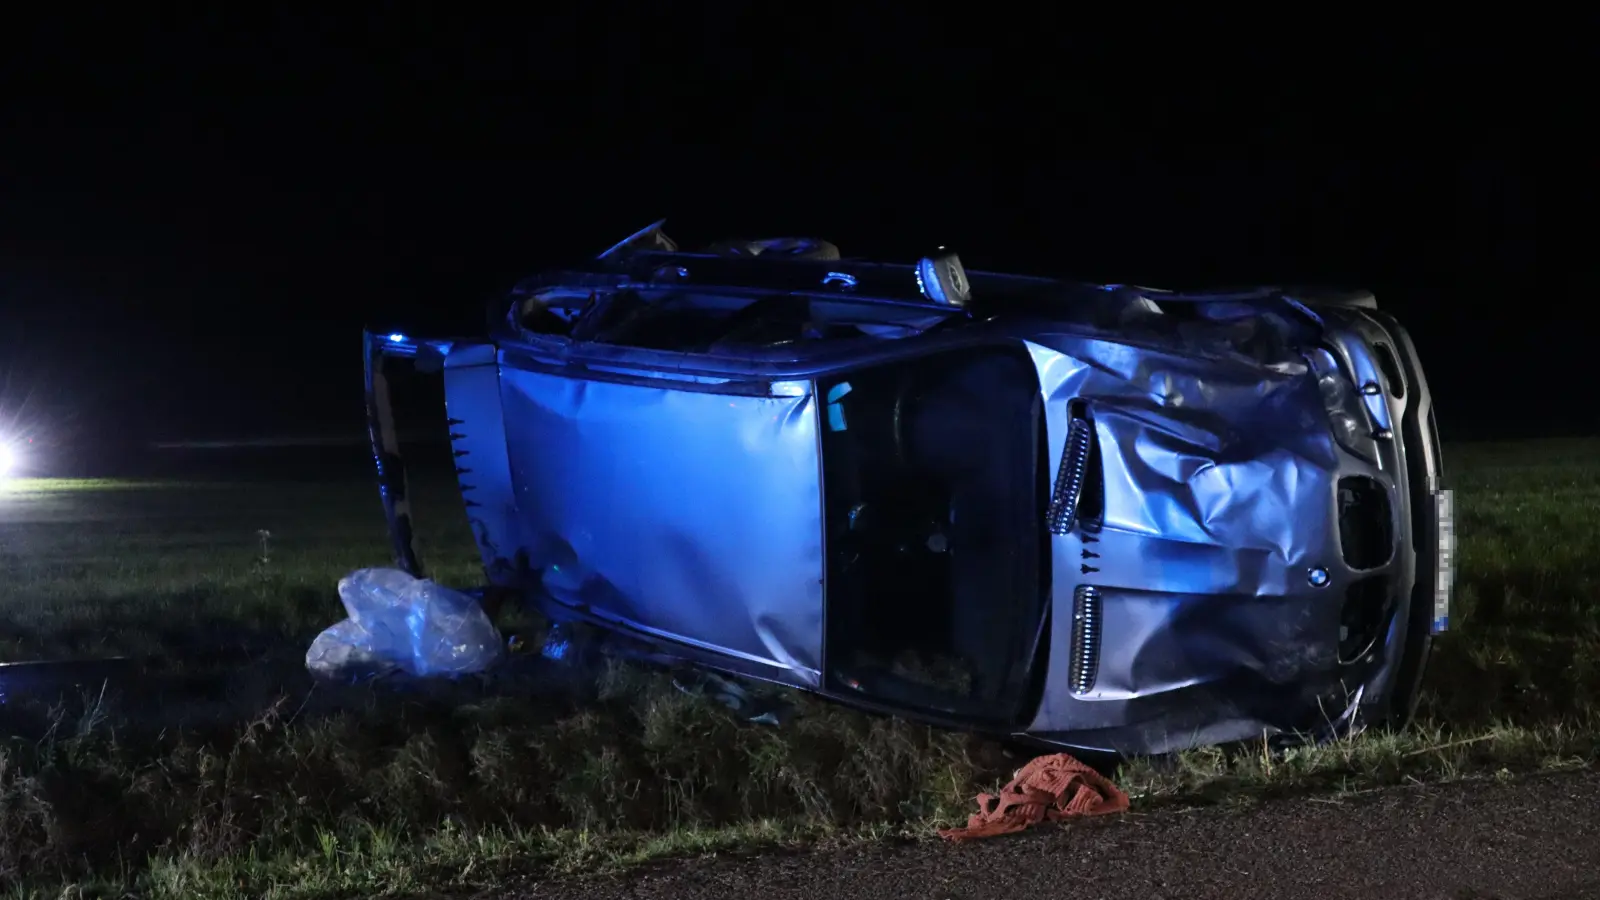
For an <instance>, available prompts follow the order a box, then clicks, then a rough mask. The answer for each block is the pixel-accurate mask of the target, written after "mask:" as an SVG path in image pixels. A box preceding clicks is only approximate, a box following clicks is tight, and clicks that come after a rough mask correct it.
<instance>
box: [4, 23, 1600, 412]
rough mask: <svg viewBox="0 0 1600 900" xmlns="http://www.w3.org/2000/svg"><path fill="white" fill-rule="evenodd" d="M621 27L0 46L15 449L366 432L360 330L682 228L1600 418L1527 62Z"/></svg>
mask: <svg viewBox="0 0 1600 900" xmlns="http://www.w3.org/2000/svg"><path fill="white" fill-rule="evenodd" d="M335 5H336V6H340V7H341V9H343V8H344V5H341V4H335ZM594 7H595V10H594V12H595V14H594V15H593V16H591V17H589V18H584V17H581V16H568V17H565V18H563V17H548V18H545V19H542V20H541V19H535V18H527V19H525V20H521V21H510V20H503V21H496V22H489V21H476V22H471V23H469V22H466V21H464V20H447V19H446V18H444V17H442V16H436V15H432V14H427V13H421V12H416V11H414V10H417V9H420V8H421V7H418V6H413V5H405V6H399V5H396V6H394V7H392V9H395V10H406V11H404V12H390V13H388V14H387V15H385V16H383V17H381V18H379V17H363V16H362V15H359V14H355V13H350V12H343V13H340V14H338V15H337V16H334V15H333V14H330V13H327V12H323V13H319V14H317V15H315V16H310V17H306V16H296V15H289V14H286V13H265V14H263V13H249V14H247V13H245V12H243V11H242V10H241V11H237V12H236V11H234V10H232V9H231V8H230V9H229V10H228V11H227V12H225V13H214V14H212V16H211V17H210V18H207V19H203V20H179V19H177V18H173V17H170V16H169V17H166V18H152V19H145V20H132V19H130V20H128V21H121V22H117V21H111V20H110V19H107V18H105V17H81V18H79V19H78V20H76V21H75V22H66V21H63V22H57V23H53V24H52V23H21V22H13V23H8V25H7V27H6V28H5V29H4V30H3V31H0V51H3V52H0V85H3V87H4V97H5V100H4V106H3V107H0V109H3V111H4V115H3V118H0V375H4V374H9V377H10V381H9V383H4V384H0V387H3V389H4V391H5V392H6V393H5V395H4V397H3V398H0V408H3V407H6V406H7V405H8V404H9V409H0V422H3V421H5V419H4V418H3V417H4V416H6V415H15V409H16V406H17V405H18V402H19V401H18V398H19V397H23V396H27V397H29V398H30V405H29V410H30V412H29V416H31V417H32V420H33V421H34V422H35V427H37V428H42V429H43V428H54V429H55V430H56V431H57V432H59V433H62V434H65V433H68V432H70V433H72V434H73V435H74V436H75V439H91V440H93V439H106V440H110V439H112V437H113V436H116V437H128V436H131V435H138V436H141V437H151V438H204V437H211V436H239V435H245V434H252V433H254V434H262V433H289V432H298V433H305V432H318V431H327V430H329V429H341V428H342V429H345V430H349V431H355V430H358V429H359V428H360V423H361V418H360V417H361V413H360V396H359V383H358V382H359V359H358V353H357V339H358V337H359V329H360V327H361V326H362V324H363V323H370V324H373V325H375V326H389V325H406V326H408V327H412V326H414V327H416V328H417V330H427V329H428V328H434V329H442V330H452V329H455V330H460V329H463V328H473V327H475V326H479V325H481V322H482V309H483V301H484V299H485V298H486V297H487V296H489V295H490V294H492V293H495V292H498V291H501V290H503V289H505V288H506V287H508V286H509V284H510V282H511V281H512V280H514V279H515V278H516V277H517V276H519V275H521V274H526V273H528V272H530V271H531V270H533V269H536V268H537V267H539V266H541V265H544V264H549V263H554V262H559V261H561V260H562V259H564V258H569V259H570V258H572V257H573V256H576V255H586V254H591V253H594V252H597V251H598V250H600V249H603V248H604V247H605V246H607V245H609V244H610V243H612V242H614V241H615V240H617V239H619V238H621V237H622V236H623V235H625V234H626V233H628V232H630V231H632V230H634V229H636V228H638V227H640V226H642V225H644V224H646V223H647V222H649V221H651V220H653V219H654V218H657V217H661V216H665V217H667V218H668V220H669V223H668V224H669V228H668V230H669V233H672V234H674V235H676V236H678V237H679V239H680V240H685V239H687V241H688V242H690V243H694V242H697V241H699V240H705V239H710V238H714V237H721V236H728V235H768V234H816V235H820V236H823V237H827V238H829V239H831V240H833V241H834V242H835V243H837V244H839V245H840V246H841V247H843V248H844V250H845V252H846V253H847V254H855V255H865V256H881V257H889V258H902V259H909V258H914V256H915V255H916V254H918V252H919V251H921V250H924V249H925V248H928V247H930V246H933V245H936V244H945V245H949V246H952V247H954V248H956V249H957V250H958V251H960V252H961V254H962V256H963V258H964V259H965V260H966V261H967V264H968V266H969V267H977V268H1001V269H1014V270H1020V271H1027V272H1035V273H1040V274H1057V275H1067V276H1074V277H1081V278H1085V279H1094V280H1109V281H1130V282H1136V283H1155V284H1160V285H1165V286H1198V285H1205V284H1217V283H1233V284H1237V283H1243V282H1291V281H1292V282H1308V281H1326V282H1333V283H1339V284H1356V285H1362V286H1367V287H1370V288H1372V289H1374V290H1375V291H1376V292H1377V293H1378V295H1379V298H1380V301H1381V302H1383V303H1384V305H1385V306H1386V307H1388V308H1389V309H1391V310H1392V311H1394V312H1395V313H1396V314H1398V315H1399V316H1400V317H1401V318H1402V321H1404V322H1405V323H1406V324H1407V325H1408V326H1409V327H1410V328H1411V330H1412V332H1413V335H1414V337H1415V338H1416V340H1417V342H1418V344H1419V347H1420V349H1421V351H1422V353H1423V355H1424V357H1423V358H1424V361H1425V362H1426V363H1427V364H1428V366H1429V368H1430V372H1431V376H1432V379H1433V382H1434V388H1435V392H1436V394H1437V395H1439V398H1440V399H1439V402H1440V406H1441V409H1440V413H1441V415H1440V418H1441V424H1442V425H1443V426H1444V428H1445V430H1446V432H1447V435H1449V434H1456V435H1463V434H1469V433H1479V434H1492V433H1496V432H1497V431H1502V430H1503V431H1504V432H1505V433H1507V434H1516V433H1534V432H1540V431H1592V430H1594V429H1593V424H1592V422H1593V420H1594V418H1595V417H1594V416H1593V415H1592V413H1591V412H1590V411H1587V410H1573V409H1572V403H1571V399H1572V398H1571V397H1570V396H1563V395H1562V391H1561V390H1554V391H1552V390H1551V389H1550V386H1551V385H1557V386H1559V385H1561V384H1571V383H1573V381H1574V380H1575V379H1576V376H1577V364H1578V362H1579V357H1578V355H1577V352H1576V351H1577V350H1578V344H1577V341H1576V339H1575V338H1574V337H1573V336H1572V329H1571V328H1570V327H1567V328H1562V327H1561V326H1560V325H1558V324H1557V312H1558V308H1559V307H1560V306H1561V304H1560V303H1559V302H1557V301H1553V300H1550V299H1548V298H1547V297H1545V296H1542V295H1541V294H1540V293H1539V289H1538V287H1537V284H1538V282H1539V280H1540V279H1539V278H1538V276H1537V275H1536V273H1535V260H1534V230H1535V226H1534V174H1533V171H1532V169H1531V166H1532V160H1531V159H1530V157H1529V155H1528V153H1527V150H1526V148H1525V147H1524V146H1523V144H1524V140H1525V136H1526V135H1527V134H1529V132H1530V129H1531V127H1532V125H1533V122H1532V113H1531V112H1529V111H1528V110H1530V109H1532V108H1534V107H1535V106H1536V105H1537V104H1535V103H1534V102H1533V98H1531V97H1530V96H1529V95H1528V90H1529V89H1528V88H1525V87H1518V85H1525V84H1527V83H1528V82H1527V81H1526V80H1525V79H1521V80H1519V79H1518V78H1513V77H1508V75H1507V72H1508V71H1510V70H1512V69H1515V68H1516V65H1517V64H1516V63H1515V59H1516V58H1517V53H1519V52H1520V51H1517V50H1516V49H1515V48H1513V47H1512V46H1511V45H1510V42H1508V41H1498V42H1496V43H1494V44H1489V43H1487V42H1485V41H1481V40H1478V41H1475V40H1472V39H1470V37H1469V36H1468V35H1467V33H1466V32H1465V31H1462V30H1460V29H1453V30H1451V31H1449V32H1448V33H1440V34H1436V35H1434V36H1433V37H1432V38H1426V39H1424V38H1419V37H1417V36H1409V37H1406V38H1400V37H1394V38H1390V39H1388V41H1387V43H1385V44H1384V45H1382V46H1378V45H1373V44H1370V43H1363V44H1359V45H1352V44H1349V43H1345V42H1342V40H1343V39H1341V38H1336V37H1333V36H1331V35H1324V34H1323V32H1322V31H1320V30H1317V31H1315V32H1314V33H1311V34H1301V35H1300V36H1299V37H1297V39H1296V40H1295V41H1293V42H1288V43H1280V44H1277V45H1269V43H1268V42H1266V41H1258V42H1256V43H1254V44H1253V45H1252V48H1251V49H1249V50H1248V51H1247V50H1245V49H1244V48H1243V47H1240V48H1228V47H1223V46H1220V45H1216V44H1213V43H1206V44H1204V45H1200V44H1193V45H1190V47H1189V48H1188V49H1187V50H1184V49H1182V48H1180V47H1178V46H1177V45H1174V46H1172V47H1163V46H1159V45H1157V44H1155V43H1151V42H1150V41H1149V40H1147V39H1146V38H1143V37H1131V36H1126V35H1125V36H1123V39H1122V40H1120V41H1107V40H1106V39H1104V38H1103V37H1102V38H1090V37H1084V38H1081V39H1077V38H1073V37H1071V36H1072V35H1076V34H1079V33H1081V29H1080V28H1079V27H1078V26H1077V25H1075V24H1073V23H1070V22H1067V21H1059V22H1043V21H1041V22H1020V21H1016V20H1007V21H1006V22H1005V23H1003V24H999V23H997V24H996V25H995V26H993V27H984V23H983V22H982V21H981V20H980V19H979V18H978V17H977V15H976V14H974V15H973V16H972V17H970V21H969V18H968V17H964V18H957V19H950V18H945V17H940V16H932V17H925V18H919V17H910V16H908V17H902V18H900V19H897V20H895V21H888V22H877V23H859V22H851V21H846V20H844V19H841V18H839V17H837V16H834V15H831V14H828V15H824V14H822V13H821V12H816V13H814V14H813V13H811V12H810V11H811V10H813V9H820V8H813V7H783V8H781V9H779V8H777V7H772V8H769V7H766V6H760V5H757V6H748V7H747V6H737V7H735V6H732V5H729V6H727V7H726V8H721V9H723V11H722V12H719V13H718V14H716V15H714V16H707V17H696V16H693V15H688V14H686V13H685V12H684V11H683V9H675V10H668V9H667V8H666V7H665V6H662V7H661V8H660V9H659V10H658V11H656V12H652V13H649V14H636V15H634V16H633V17H631V18H630V17H624V16H621V15H612V16H610V18H609V20H608V19H607V18H606V17H604V16H603V15H602V14H601V11H600V10H599V9H598V7H599V5H594ZM349 8H350V9H355V8H356V7H354V6H351V7H349ZM719 8H720V7H719ZM735 10H737V11H735ZM771 16H782V17H783V18H781V19H773V20H770V21H769V20H768V18H767V17H771ZM869 26H870V27H869ZM1213 27H1220V26H1213ZM1261 27H1266V26H1265V25H1262V26H1261ZM1051 36H1056V38H1055V39H1054V40H1053V41H1052V40H1050V38H1051ZM1313 38H1319V39H1325V40H1326V41H1327V42H1328V46H1327V47H1326V48H1318V47H1315V46H1311V45H1309V44H1308V41H1310V40H1311V39H1313ZM1238 40H1239V41H1241V42H1242V41H1245V40H1248V38H1246V37H1240V38H1238ZM1367 40H1368V41H1370V40H1371V39H1370V38H1368V39H1367ZM1041 41H1042V42H1041ZM1264 47H1267V49H1263V48H1264ZM1271 47H1276V49H1271ZM1552 293H1553V292H1552ZM94 435H100V436H101V437H99V438H96V437H94ZM86 436H87V437H86Z"/></svg>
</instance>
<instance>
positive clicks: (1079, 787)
mask: <svg viewBox="0 0 1600 900" xmlns="http://www.w3.org/2000/svg"><path fill="white" fill-rule="evenodd" d="M1127 808H1128V795H1127V794H1125V793H1123V792H1122V791H1121V790H1120V789H1119V788H1118V787H1117V786H1116V785H1114V784H1112V783H1111V780H1110V779H1108V778H1106V777H1105V776H1104V775H1101V774H1100V773H1099V772H1096V771H1095V770H1093V769H1091V768H1089V767H1088V766H1086V765H1084V764H1083V763H1081V762H1079V761H1077V760H1076V759H1073V758H1072V757H1071V756H1068V755H1067V754H1065V753H1057V754H1055V755H1053V756H1041V757H1039V758H1038V759H1035V760H1034V761H1033V762H1030V763H1028V764H1027V765H1025V766H1023V767H1022V768H1021V769H1019V770H1017V773H1016V775H1015V776H1013V777H1012V779H1011V783H1010V784H1008V785H1006V786H1005V787H1004V788H1002V789H1001V790H1000V795H999V796H995V795H994V794H979V795H978V812H976V813H974V814H973V815H972V818H970V819H968V820H967V827H965V828H946V829H942V830H941V831H940V832H939V836H940V837H942V838H944V839H945V840H949V841H966V840H971V839H973V838H985V837H994V836H995V835H1000V834H1011V833H1013V832H1017V831H1022V830H1023V829H1026V828H1031V827H1033V826H1034V825H1037V824H1039V823H1040V822H1045V821H1050V822H1058V821H1060V820H1062V819H1066V818H1070V817H1073V816H1101V815H1105V814H1106V813H1116V812H1123V811H1124V810H1126V809H1127Z"/></svg>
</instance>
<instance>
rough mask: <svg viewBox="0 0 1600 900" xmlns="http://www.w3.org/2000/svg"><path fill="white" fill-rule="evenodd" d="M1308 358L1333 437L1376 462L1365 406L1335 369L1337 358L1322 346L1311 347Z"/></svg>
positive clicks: (1352, 387)
mask: <svg viewBox="0 0 1600 900" xmlns="http://www.w3.org/2000/svg"><path fill="white" fill-rule="evenodd" d="M1308 359H1309V360H1310V362H1311V368H1312V370H1313V371H1314V372H1315V374H1316V376H1317V390H1318V391H1319V392H1321V394H1322V406H1323V408H1324V409H1325V410H1327V413H1328V425H1329V426H1330V427H1331V428H1332V429H1333V439H1334V440H1336V441H1338V442H1339V446H1341V447H1343V448H1345V449H1346V450H1349V451H1350V452H1351V453H1354V454H1355V455H1357V456H1359V457H1361V458H1362V459H1365V460H1366V461H1367V462H1377V461H1378V442H1377V441H1376V440H1374V439H1373V436H1372V423H1371V421H1370V420H1369V419H1368V418H1367V409H1366V407H1365V406H1363V405H1362V404H1361V398H1360V397H1358V396H1356V389H1355V387H1354V386H1353V385H1352V384H1351V383H1350V379H1348V378H1346V377H1344V372H1343V371H1341V370H1340V369H1339V363H1338V361H1337V360H1335V359H1334V358H1333V354H1332V353H1329V352H1328V351H1327V350H1322V349H1318V350H1314V351H1312V352H1311V353H1310V354H1308Z"/></svg>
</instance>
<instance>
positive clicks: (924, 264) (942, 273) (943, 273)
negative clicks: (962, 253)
mask: <svg viewBox="0 0 1600 900" xmlns="http://www.w3.org/2000/svg"><path fill="white" fill-rule="evenodd" d="M917 287H918V288H920V289H921V290H922V296H924V297H927V298H928V299H929V300H932V301H933V302H935V303H938V304H941V305H944V306H966V305H967V303H968V301H970V300H971V299H972V288H971V286H970V285H969V284H968V283H967V270H966V269H963V268H962V267H961V258H960V257H958V256H956V255H955V254H954V253H952V252H949V251H943V252H940V253H938V254H937V255H934V256H925V257H923V258H922V259H920V260H918V261H917Z"/></svg>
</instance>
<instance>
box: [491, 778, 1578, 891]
mask: <svg viewBox="0 0 1600 900" xmlns="http://www.w3.org/2000/svg"><path fill="white" fill-rule="evenodd" d="M509 896H512V897H518V898H524V897H526V898H573V900H578V898H582V900H601V898H607V897H626V898H640V900H643V898H663V900H701V898H720V897H739V898H756V900H785V898H791V897H793V898H797V900H820V898H839V900H848V898H857V897H862V898H871V900H900V898H917V900H975V898H990V897H994V898H1008V900H1010V898H1033V897H1041V898H1043V897H1059V898H1070V900H1096V898H1113V897H1115V898H1149V900H1166V898H1182V900H1210V898H1228V900H1247V898H1255V897H1261V898H1269V897H1270V898H1273V900H1288V898H1295V897H1306V898H1316V900H1330V898H1343V897H1362V898H1368V897H1381V898H1383V900H1403V898H1429V900H1433V898H1449V900H1467V898H1472V900H1488V898H1497V900H1499V898H1504V900H1512V898H1516V900H1545V898H1551V900H1553V898H1588V897H1595V898H1600V773H1597V772H1594V771H1588V772H1583V773H1579V774H1563V775H1548V776H1541V777H1537V778H1531V779H1526V780H1521V781H1514V782H1509V783H1504V784H1497V783H1494V782H1479V783H1467V784H1455V785H1445V786H1437V787H1406V788H1397V789H1390V790H1384V791H1378V792H1372V793H1368V794H1362V795H1357V796H1354V797H1347V798H1344V799H1340V800H1334V799H1329V798H1317V799H1306V798H1302V799H1294V800H1282V801H1272V802H1268V803H1265V804H1260V805H1255V806H1251V807H1242V808H1234V809H1224V808H1211V809H1204V810H1189V811H1171V812H1160V813H1153V814H1149V815H1141V814H1138V813H1137V807H1135V812H1133V813H1130V814H1128V815H1125V816H1122V817H1120V818H1117V819H1100V820H1093V821H1087V822H1081V823H1076V824H1071V825H1068V826H1065V827H1059V828H1054V829H1051V830H1049V831H1045V832H1041V833H1034V834H1028V835H1023V836H1017V837H1009V838H1005V837H1002V838H995V839H992V840H987V841H977V842H973V843H970V844H966V845H962V846H950V845H945V844H942V843H919V844H909V845H902V846H899V847H868V848H861V849H850V850H834V851H824V852H812V853H800V854H795V853H788V854H773V855H765V856H754V857H747V858H721V859H704V860H695V861H689V862H683V863H675V864H668V865H662V866H657V867H653V868H650V869H647V870H642V871H635V872H633V873H630V874H626V875H619V876H614V877H613V876H608V877H605V878H591V879H583V880H580V881H575V882H572V881H569V882H549V883H542V884H531V885H527V886H525V887H523V888H522V889H520V890H519V891H517V892H514V893H512V894H510V895H509Z"/></svg>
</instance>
